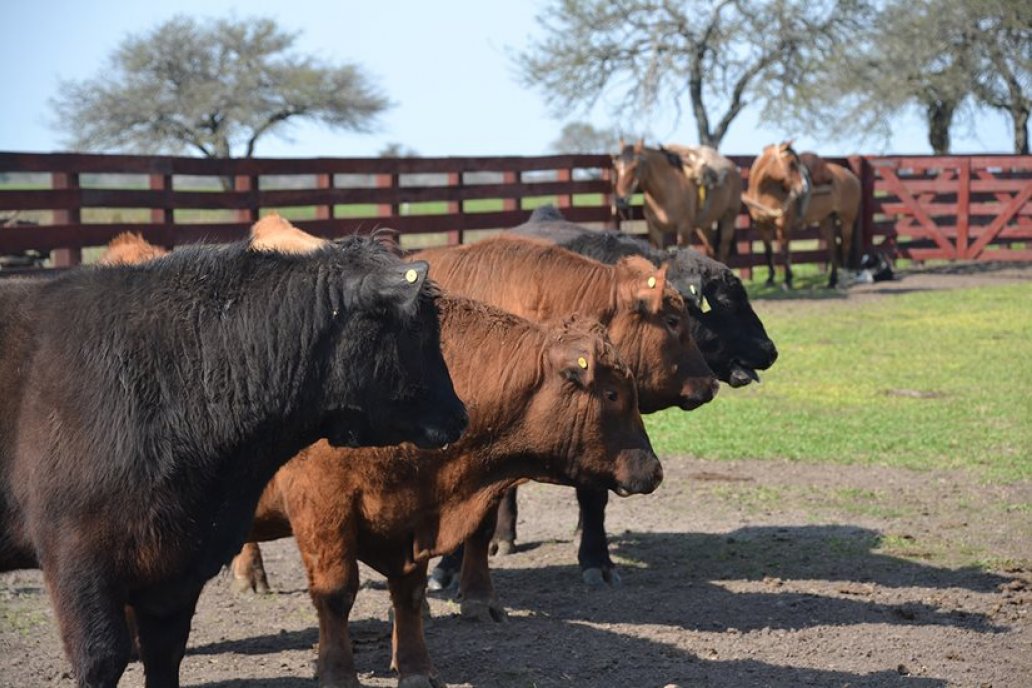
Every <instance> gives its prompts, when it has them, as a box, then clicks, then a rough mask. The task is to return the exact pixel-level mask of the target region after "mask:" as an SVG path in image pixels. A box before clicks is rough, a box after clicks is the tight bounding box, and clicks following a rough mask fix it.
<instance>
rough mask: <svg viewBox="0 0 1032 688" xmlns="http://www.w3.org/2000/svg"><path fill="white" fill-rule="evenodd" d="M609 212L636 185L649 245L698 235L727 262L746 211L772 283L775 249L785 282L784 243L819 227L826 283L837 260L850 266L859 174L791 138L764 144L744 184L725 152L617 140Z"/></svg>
mask: <svg viewBox="0 0 1032 688" xmlns="http://www.w3.org/2000/svg"><path fill="white" fill-rule="evenodd" d="M613 171H614V175H613V187H614V188H613V197H614V201H615V205H614V208H613V212H614V214H616V213H619V214H621V215H624V216H627V214H628V213H629V211H630V208H631V206H630V201H631V198H632V196H633V195H634V193H635V191H640V192H641V193H642V195H643V196H644V211H645V220H646V223H647V225H648V230H649V236H650V237H651V240H652V242H653V244H655V245H656V246H662V245H664V243H665V241H666V238H667V237H668V236H674V237H676V239H677V243H678V245H687V243H688V241H689V238H690V237H691V236H693V235H694V236H697V237H698V239H699V242H700V243H701V244H702V246H703V248H704V250H705V251H706V253H707V254H708V255H711V256H715V257H716V258H718V259H719V260H720V261H721V262H724V263H726V262H727V260H728V258H729V257H730V256H731V254H732V251H733V250H734V249H735V247H736V244H735V241H734V234H735V220H736V218H737V217H738V213H739V211H740V210H741V208H742V207H743V204H744V207H745V209H746V211H748V213H749V218H750V220H751V221H752V225H753V227H755V228H756V230H757V231H758V232H759V234H760V238H761V239H762V240H763V247H764V252H765V254H766V259H767V269H768V277H767V283H768V284H771V285H772V284H774V251H773V248H772V246H773V245H774V244H775V243H776V245H777V247H778V253H779V254H780V255H781V260H782V262H783V263H784V266H785V286H786V287H791V286H792V261H791V254H790V253H789V249H788V244H789V241H790V240H791V237H792V233H793V231H797V230H799V229H801V228H802V227H806V226H809V225H814V224H816V225H819V226H820V231H821V238H822V240H823V241H824V243H825V245H826V247H827V251H828V265H830V266H831V270H830V272H829V275H828V286H829V287H834V286H835V285H836V284H837V283H838V270H839V268H840V267H841V266H846V267H856V266H855V265H851V263H854V262H856V261H855V260H854V258H853V255H852V252H853V243H854V241H853V236H854V234H855V232H856V219H857V216H858V215H859V213H860V196H861V188H860V180H859V178H857V176H856V175H855V174H853V173H852V172H851V171H850V170H849V169H847V168H845V167H843V166H842V165H838V164H835V163H833V162H830V161H827V160H824V159H822V158H821V157H820V156H818V155H816V154H815V153H797V152H796V151H795V149H794V148H792V143H791V141H785V142H782V143H779V144H771V145H769V146H766V147H764V149H763V152H761V153H760V155H759V156H758V157H757V158H756V160H755V161H754V162H753V163H752V165H750V167H749V178H748V186H747V190H746V191H745V192H743V191H742V173H741V171H740V170H739V169H738V167H737V166H736V165H735V164H734V163H733V162H732V161H731V160H729V159H728V158H726V157H724V156H723V155H721V154H720V153H718V152H717V151H716V150H715V149H713V148H711V147H709V146H698V147H691V146H681V145H665V146H660V147H659V148H652V147H649V146H646V145H645V143H644V141H641V140H639V141H638V142H636V143H634V144H627V143H624V142H623V141H621V142H620V152H619V153H618V154H617V155H615V156H613Z"/></svg>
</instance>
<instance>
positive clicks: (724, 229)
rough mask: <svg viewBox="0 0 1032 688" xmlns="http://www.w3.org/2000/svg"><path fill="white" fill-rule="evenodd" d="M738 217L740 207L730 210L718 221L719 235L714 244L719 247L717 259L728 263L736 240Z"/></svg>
mask: <svg viewBox="0 0 1032 688" xmlns="http://www.w3.org/2000/svg"><path fill="white" fill-rule="evenodd" d="M736 219H738V209H737V208H735V209H734V210H729V211H728V212H726V213H724V214H723V215H722V216H721V217H720V219H719V220H718V221H717V237H716V240H715V241H714V244H715V245H716V247H717V260H719V261H720V262H721V263H724V264H725V265H726V264H727V261H728V258H730V257H731V247H732V245H733V244H734V241H735V220H736Z"/></svg>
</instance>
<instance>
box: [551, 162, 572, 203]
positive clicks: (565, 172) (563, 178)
mask: <svg viewBox="0 0 1032 688" xmlns="http://www.w3.org/2000/svg"><path fill="white" fill-rule="evenodd" d="M555 180H556V181H558V182H569V181H572V180H573V173H572V172H571V170H570V168H568V167H567V168H566V169H562V170H556V173H555ZM572 205H573V196H571V195H570V194H560V195H559V196H556V199H555V206H556V207H557V208H569V207H571V206H572Z"/></svg>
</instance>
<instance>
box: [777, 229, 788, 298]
mask: <svg viewBox="0 0 1032 688" xmlns="http://www.w3.org/2000/svg"><path fill="white" fill-rule="evenodd" d="M790 227H791V224H790V223H789V221H788V220H787V218H785V217H782V218H781V219H780V220H779V221H778V223H777V225H776V228H777V230H776V234H777V241H778V252H779V253H781V258H782V260H783V261H784V262H785V287H786V288H788V289H791V288H792V253H791V251H790V250H789V245H788V242H789V238H788V234H789V231H790Z"/></svg>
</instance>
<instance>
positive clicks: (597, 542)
mask: <svg viewBox="0 0 1032 688" xmlns="http://www.w3.org/2000/svg"><path fill="white" fill-rule="evenodd" d="M608 503H609V493H608V492H606V491H605V490H591V489H585V488H580V487H578V488H577V504H578V505H579V506H580V528H581V539H580V547H579V548H578V549H577V562H578V563H579V564H580V568H581V576H582V577H583V578H584V582H585V583H587V584H588V585H591V586H600V585H603V584H605V583H612V584H619V583H620V575H619V574H618V573H617V572H616V571H615V570H614V569H615V566H614V564H613V560H612V559H610V558H609V542H608V540H607V539H606V504H608Z"/></svg>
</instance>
